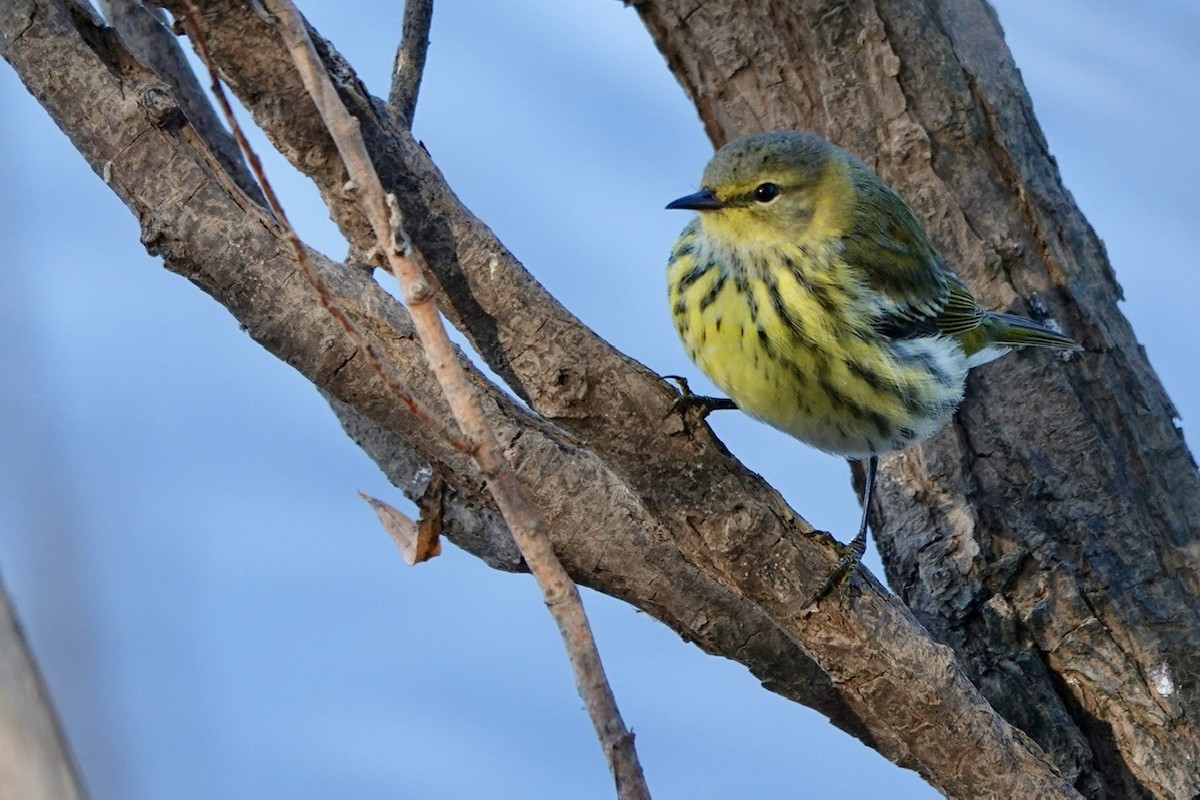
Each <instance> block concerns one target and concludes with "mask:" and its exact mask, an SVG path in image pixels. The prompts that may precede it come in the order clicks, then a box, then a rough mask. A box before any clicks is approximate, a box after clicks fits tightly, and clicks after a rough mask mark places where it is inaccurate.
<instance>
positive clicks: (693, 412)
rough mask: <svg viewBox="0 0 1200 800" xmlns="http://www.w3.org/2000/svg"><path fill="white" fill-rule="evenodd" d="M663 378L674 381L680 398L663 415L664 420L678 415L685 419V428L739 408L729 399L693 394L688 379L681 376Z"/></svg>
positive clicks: (665, 376)
mask: <svg viewBox="0 0 1200 800" xmlns="http://www.w3.org/2000/svg"><path fill="white" fill-rule="evenodd" d="M663 378H665V379H666V380H669V381H674V382H675V384H676V385H677V386H678V387H679V397H677V398H675V402H674V403H672V404H671V407H670V409H668V410H667V413H666V414H664V415H663V419H666V418H667V417H669V416H671V415H672V414H678V415H679V416H680V418H681V419H683V421H684V426H685V427H687V426H688V423H689V422H692V421H694V422H697V423H699V422H703V421H704V418H705V417H707V416H708V415H709V414H711V413H712V412H714V411H731V410H733V409H736V408H737V403H735V402H733V401H732V400H730V399H729V398H728V397H705V396H703V395H698V394H692V389H691V387H690V386H688V382H687V378H684V377H683V376H681V375H663Z"/></svg>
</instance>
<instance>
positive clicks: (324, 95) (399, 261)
mask: <svg viewBox="0 0 1200 800" xmlns="http://www.w3.org/2000/svg"><path fill="white" fill-rule="evenodd" d="M267 7H268V10H270V11H271V13H272V14H274V15H275V17H276V18H277V20H278V24H279V27H280V30H281V33H282V34H283V38H284V41H285V42H286V43H287V47H288V50H289V52H290V54H291V56H292V60H293V61H294V63H295V64H296V67H297V69H298V70H299V71H300V74H301V76H302V77H303V79H304V85H305V87H306V88H307V89H308V93H309V95H310V96H311V97H312V98H313V100H314V101H315V102H316V104H317V108H318V110H319V112H320V114H321V118H322V119H323V120H324V121H325V125H326V127H327V128H328V129H329V132H330V134H332V136H333V139H334V142H335V143H336V145H337V148H338V152H339V153H341V156H342V160H343V161H344V162H345V164H346V168H347V170H348V171H349V173H350V176H351V180H352V181H354V183H355V185H356V187H357V189H358V192H359V194H360V196H361V198H362V202H363V205H364V208H365V210H366V213H367V217H368V218H369V219H370V222H371V227H372V228H373V229H374V232H375V240H376V244H377V246H378V247H379V248H380V249H382V250H384V251H385V252H386V254H387V258H388V262H389V265H390V266H391V270H392V273H393V274H394V275H395V276H396V278H397V280H398V281H399V282H400V286H401V288H402V290H403V292H404V298H405V301H406V304H407V306H408V309H409V313H410V314H411V315H412V320H413V322H414V324H415V325H416V328H417V332H418V334H419V336H420V339H421V344H422V346H423V347H424V348H425V354H426V357H427V358H428V360H429V364H430V366H431V367H432V368H433V372H434V375H436V376H437V379H438V383H439V384H440V385H441V388H442V391H443V392H444V393H445V396H446V399H447V400H448V401H449V403H450V409H451V412H452V413H453V414H454V418H455V419H456V420H457V421H458V424H459V426H460V427H461V428H462V430H463V432H464V433H465V434H466V435H467V437H468V438H469V440H470V441H471V444H472V456H473V457H474V459H475V461H476V463H477V464H478V465H479V468H480V471H481V472H482V473H483V474H484V476H485V477H486V478H487V481H488V490H489V491H490V492H491V494H492V497H493V498H495V500H496V503H497V505H498V506H499V507H500V512H501V513H502V514H503V515H504V519H505V521H506V522H507V523H508V527H509V531H510V532H511V533H512V535H513V539H515V540H516V542H517V546H518V547H520V548H521V554H522V555H523V556H524V557H525V563H526V564H527V565H528V566H529V569H530V571H531V572H532V573H533V575H534V578H535V579H536V580H537V582H538V585H539V586H540V587H541V589H542V595H543V597H544V598H545V601H546V607H547V608H548V609H549V610H550V613H551V615H552V616H553V617H554V620H555V622H556V623H557V624H558V628H559V631H560V633H561V634H562V637H563V643H564V644H565V645H566V648H567V654H568V656H569V657H570V659H571V665H572V667H573V668H574V671H575V683H576V685H577V686H578V688H579V693H580V695H581V696H582V697H583V700H584V703H585V704H586V706H587V709H588V712H589V714H590V715H591V717H592V724H593V725H594V726H595V728H596V734H597V736H598V737H599V738H600V745H601V748H602V750H603V752H604V755H605V758H606V760H607V761H608V765H609V769H610V770H611V772H612V774H613V779H614V780H615V781H616V785H617V793H618V795H619V796H620V797H621V798H628V800H641V798H646V799H647V800H648V798H649V797H650V791H649V789H648V788H647V787H646V783H645V778H644V777H643V775H642V767H641V764H640V763H638V759H637V752H636V749H635V747H634V743H633V736H632V734H630V733H629V731H628V729H627V728H626V727H625V723H624V722H623V721H622V720H621V714H620V711H618V709H617V702H616V698H615V697H614V696H613V693H612V688H611V687H610V686H609V684H608V678H607V677H606V676H605V674H604V666H603V664H602V663H601V661H600V653H599V651H598V650H597V648H596V642H595V639H594V638H593V636H592V631H591V626H590V625H589V624H588V621H587V615H586V613H585V612H584V609H583V601H582V599H581V598H580V596H579V590H578V589H577V588H576V586H575V584H574V583H573V582H572V581H571V578H570V577H569V576H568V575H567V572H566V570H564V569H563V567H562V564H561V563H560V562H559V560H558V558H557V556H555V555H554V549H553V547H552V546H551V544H550V539H549V537H548V536H547V535H546V533H545V531H544V530H543V529H542V523H541V521H540V520H539V519H538V517H537V515H536V513H535V512H534V510H533V508H532V506H531V505H530V504H529V503H528V501H527V500H526V499H525V496H524V493H523V492H522V491H521V488H520V484H519V482H518V481H517V478H516V475H515V474H514V472H513V470H512V468H511V467H510V466H509V464H508V462H507V461H506V460H505V458H504V455H503V453H502V452H501V449H500V443H499V442H498V441H497V439H496V436H495V433H494V432H493V431H492V429H491V427H490V426H489V425H488V423H487V420H486V419H485V418H484V416H483V409H482V407H481V406H480V400H479V396H478V395H477V394H476V393H475V391H474V389H473V387H472V386H471V384H470V382H469V381H468V380H467V376H466V373H465V372H464V371H463V369H462V367H461V366H460V364H459V362H458V359H457V357H456V354H455V352H454V347H453V345H452V344H451V343H450V339H449V337H448V336H447V335H446V331H445V329H444V328H443V327H442V322H441V318H440V317H439V316H438V310H437V306H436V304H435V303H434V301H433V292H432V291H431V290H430V288H429V285H428V284H427V283H426V282H425V279H424V277H423V272H424V271H423V270H421V269H419V268H418V267H417V265H416V264H415V263H414V258H417V257H419V254H418V253H417V252H416V251H413V250H412V249H411V248H410V247H409V246H408V237H407V236H406V235H404V234H403V232H402V231H403V229H402V227H401V220H400V217H399V215H398V213H389V210H388V203H387V201H386V199H385V197H384V192H383V186H382V185H381V184H380V182H379V176H378V175H377V174H376V172H375V167H374V165H373V164H372V163H371V158H370V156H369V155H368V154H367V149H366V144H365V143H364V142H363V140H362V137H361V136H360V135H359V132H358V131H359V126H358V123H357V122H356V121H355V119H354V118H353V117H352V116H350V114H349V112H347V111H346V107H345V106H344V105H342V102H341V100H339V99H338V96H337V92H336V90H335V89H334V86H333V82H332V81H331V80H330V79H329V75H328V73H326V71H325V67H324V65H323V64H322V63H321V60H320V58H319V57H318V56H317V53H316V50H315V49H314V47H313V44H312V41H311V40H310V39H309V38H308V29H307V26H306V25H305V22H304V19H303V18H302V17H301V16H300V12H299V11H297V10H296V7H295V6H293V5H292V4H291V2H290V0H267ZM398 234H399V235H398ZM397 239H399V240H400V242H401V243H402V245H401V246H397V244H398V242H397Z"/></svg>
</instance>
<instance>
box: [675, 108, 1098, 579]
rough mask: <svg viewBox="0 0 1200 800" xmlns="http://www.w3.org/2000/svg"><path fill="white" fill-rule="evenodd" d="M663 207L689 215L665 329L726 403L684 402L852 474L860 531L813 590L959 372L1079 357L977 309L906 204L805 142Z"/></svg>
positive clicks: (932, 424) (732, 155) (1017, 320)
mask: <svg viewBox="0 0 1200 800" xmlns="http://www.w3.org/2000/svg"><path fill="white" fill-rule="evenodd" d="M667 208H685V209H692V210H695V211H698V212H699V215H698V216H697V218H696V219H694V220H692V221H691V222H689V223H688V225H687V227H686V228H684V229H683V233H682V234H680V236H679V239H678V240H677V241H676V242H675V247H674V249H673V250H672V251H671V260H670V263H669V264H668V266H667V283H668V286H669V292H670V301H671V313H672V314H673V316H674V318H675V327H676V328H677V329H678V331H679V335H680V337H681V338H682V339H683V344H684V346H685V347H686V348H687V352H688V355H690V356H691V357H692V360H693V361H695V362H696V364H697V365H698V366H699V367H700V369H702V370H703V371H704V373H705V374H706V375H708V377H709V378H711V379H712V381H713V383H715V384H716V385H717V386H719V387H720V388H721V389H722V390H724V391H725V392H726V393H728V395H729V397H730V399H731V400H732V403H730V402H728V401H724V402H722V401H720V400H717V399H715V398H686V399H687V400H688V401H690V402H693V403H695V404H697V405H700V406H701V407H703V408H705V409H706V410H711V409H712V408H721V407H724V408H729V407H732V406H733V404H736V406H737V407H738V408H740V409H742V410H743V411H745V412H746V413H747V414H749V415H750V416H752V417H756V418H758V419H760V420H762V421H763V422H766V423H767V424H769V425H773V426H775V427H776V428H778V429H780V430H781V431H784V432H785V433H789V434H791V435H792V436H795V437H796V438H797V439H800V440H801V441H803V442H807V443H808V444H810V445H812V446H814V447H818V448H820V449H822V450H825V451H827V452H830V453H835V454H837V455H841V456H847V457H849V458H853V459H866V460H867V482H866V492H865V497H864V498H863V516H862V523H861V525H860V526H859V530H858V534H857V535H856V536H855V537H854V540H853V541H852V542H851V544H850V546H849V547H848V548H847V549H846V555H845V557H844V558H843V559H842V563H841V565H840V567H839V569H838V571H837V573H835V577H834V578H831V579H830V580H831V583H830V584H827V585H826V591H827V590H828V589H829V588H830V586H832V581H833V580H835V579H837V580H841V579H844V577H845V575H846V574H848V572H849V570H850V569H852V568H853V567H854V566H855V564H857V562H858V559H859V558H860V557H861V556H862V553H863V549H864V547H865V544H866V533H867V509H868V507H869V506H870V503H871V494H872V492H873V490H874V485H875V469H876V464H877V461H878V457H879V455H880V454H881V453H887V452H889V451H892V450H898V449H900V448H902V447H904V446H905V445H908V444H910V443H912V442H916V441H920V440H921V439H924V438H926V437H928V436H930V435H931V434H933V432H934V431H936V430H937V429H938V428H939V427H940V426H941V425H942V424H943V423H945V422H946V420H947V419H949V417H950V416H951V414H953V413H954V409H955V408H956V407H957V406H958V404H959V402H960V401H961V400H962V398H963V387H964V383H965V381H966V376H967V370H969V369H970V368H972V367H974V366H977V365H979V364H983V363H985V362H987V361H990V360H991V359H993V358H996V357H997V356H1000V355H1003V354H1004V353H1005V352H1007V351H1008V349H1009V348H1010V347H1011V346H1014V345H1041V346H1044V347H1054V348H1062V349H1067V350H1077V349H1079V346H1078V345H1077V344H1076V343H1075V342H1073V341H1071V340H1070V339H1068V338H1067V337H1065V336H1062V335H1061V334H1058V333H1055V332H1054V331H1052V330H1050V329H1048V328H1046V327H1043V326H1042V325H1039V324H1037V323H1036V322H1033V321H1032V320H1028V319H1025V318H1023V317H1018V316H1013V315H1012V314H1002V313H998V312H993V311H984V310H983V309H981V308H980V307H979V306H978V305H977V304H976V303H975V298H974V297H972V296H971V292H970V291H969V290H968V289H967V287H966V286H964V285H963V283H962V281H960V280H959V279H958V277H957V276H956V275H955V274H954V273H953V272H951V271H950V268H949V267H948V266H947V265H946V262H945V261H943V260H942V258H941V256H939V255H938V253H937V251H936V250H934V248H933V245H932V244H930V242H929V237H928V236H927V235H926V233H925V229H924V228H923V227H922V226H921V223H920V222H919V221H918V220H917V217H916V215H915V214H914V213H913V212H912V210H911V209H910V208H909V207H908V205H907V204H906V203H905V202H904V201H903V200H901V199H900V197H899V196H898V195H897V194H896V193H895V192H894V191H892V190H891V189H890V188H889V187H888V186H887V184H885V183H884V182H883V181H882V180H880V178H879V177H878V176H877V175H876V174H875V173H874V172H872V171H871V170H870V169H868V168H867V167H866V166H865V165H864V164H862V163H861V162H860V161H858V160H857V159H856V158H854V157H853V156H851V155H850V154H849V153H846V152H845V151H843V150H841V149H840V148H838V147H835V146H834V145H832V144H830V143H829V142H827V141H825V140H824V139H821V138H818V137H816V136H813V135H811V134H806V133H796V132H791V131H775V132H773V133H761V134H755V135H751V136H744V137H742V138H740V139H735V140H734V141H732V142H730V143H729V144H727V145H725V146H724V147H722V148H721V149H720V150H718V151H717V153H716V155H714V156H713V159H712V161H710V162H709V164H708V166H707V167H706V168H705V170H704V178H703V181H702V188H701V189H700V191H698V192H696V193H695V194H690V195H688V196H687V197H681V198H679V199H678V200H676V201H675V202H673V203H671V204H670V205H668V206H667ZM685 391H686V389H685Z"/></svg>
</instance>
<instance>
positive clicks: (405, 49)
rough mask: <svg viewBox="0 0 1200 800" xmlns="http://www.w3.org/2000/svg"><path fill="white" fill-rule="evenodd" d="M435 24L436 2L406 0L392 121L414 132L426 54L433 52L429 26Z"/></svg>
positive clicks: (394, 78) (390, 100) (391, 99)
mask: <svg viewBox="0 0 1200 800" xmlns="http://www.w3.org/2000/svg"><path fill="white" fill-rule="evenodd" d="M432 21H433V0H404V21H403V22H402V23H401V25H400V44H399V46H398V47H397V48H396V60H395V61H394V62H393V63H392V89H391V91H390V92H388V111H390V112H391V114H392V119H394V120H396V122H398V123H400V124H401V125H403V126H404V127H405V128H408V129H409V130H412V123H413V114H414V113H416V110H417V93H418V92H419V91H420V89H421V76H422V75H423V74H424V72H425V53H426V52H428V50H429V25H430V23H431V22H432Z"/></svg>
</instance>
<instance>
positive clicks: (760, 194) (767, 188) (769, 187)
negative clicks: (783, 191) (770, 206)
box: [754, 183, 779, 203]
mask: <svg viewBox="0 0 1200 800" xmlns="http://www.w3.org/2000/svg"><path fill="white" fill-rule="evenodd" d="M778 196H779V187H778V186H776V185H775V184H773V183H760V184H759V185H758V186H756V187H754V199H755V200H757V201H758V202H760V203H769V202H771V201H772V200H774V199H775V198H776V197H778Z"/></svg>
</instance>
